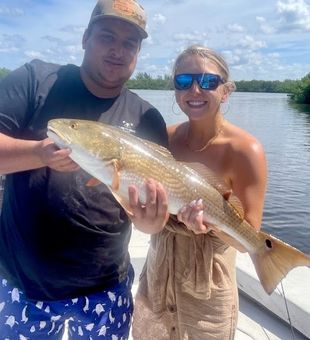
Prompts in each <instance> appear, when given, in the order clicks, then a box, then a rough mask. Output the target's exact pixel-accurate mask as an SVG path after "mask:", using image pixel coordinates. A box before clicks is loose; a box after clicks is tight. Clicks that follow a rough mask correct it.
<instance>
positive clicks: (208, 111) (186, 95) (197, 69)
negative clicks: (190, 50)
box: [175, 55, 227, 120]
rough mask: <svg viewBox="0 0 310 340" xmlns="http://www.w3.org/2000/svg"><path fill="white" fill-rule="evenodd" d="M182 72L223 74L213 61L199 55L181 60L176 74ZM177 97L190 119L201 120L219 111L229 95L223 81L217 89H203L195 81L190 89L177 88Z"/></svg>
mask: <svg viewBox="0 0 310 340" xmlns="http://www.w3.org/2000/svg"><path fill="white" fill-rule="evenodd" d="M182 73H193V74H198V73H213V74H218V75H220V76H221V74H220V71H219V69H218V67H217V66H216V65H215V64H214V63H213V62H211V61H209V60H207V59H205V58H203V57H200V56H197V55H190V56H186V57H185V58H183V59H182V60H181V62H180V63H179V64H178V66H177V68H176V72H175V75H178V74H182ZM175 97H176V101H177V103H178V105H179V106H180V108H181V110H182V111H183V112H184V113H185V114H186V115H187V116H188V118H189V119H190V120H200V119H203V118H206V117H207V116H210V115H216V114H217V113H218V111H219V109H220V104H221V102H223V101H225V99H226V97H227V91H225V86H223V84H222V83H220V85H219V86H218V87H217V88H216V89H215V90H203V89H201V88H200V87H199V85H198V83H197V81H194V82H193V85H192V87H191V88H189V89H188V90H175Z"/></svg>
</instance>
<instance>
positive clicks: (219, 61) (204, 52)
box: [172, 45, 236, 92]
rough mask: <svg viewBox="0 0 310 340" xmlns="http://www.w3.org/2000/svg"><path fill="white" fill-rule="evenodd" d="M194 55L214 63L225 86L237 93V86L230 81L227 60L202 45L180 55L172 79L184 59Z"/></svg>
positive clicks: (193, 46) (190, 48)
mask: <svg viewBox="0 0 310 340" xmlns="http://www.w3.org/2000/svg"><path fill="white" fill-rule="evenodd" d="M192 55H195V56H199V57H201V58H203V59H206V60H209V61H211V62H213V63H214V64H215V65H216V66H217V67H218V68H219V71H220V76H221V77H222V79H223V82H224V85H225V86H226V87H227V88H228V90H229V92H233V91H235V89H236V85H235V83H234V82H233V81H232V80H230V79H229V77H230V74H229V68H228V65H227V63H226V61H225V59H224V58H223V57H222V56H221V55H220V54H219V53H217V52H215V51H214V50H212V49H210V48H208V47H205V46H201V45H192V46H189V47H188V48H186V49H185V50H184V51H183V52H181V54H179V55H178V57H177V59H176V61H175V63H174V66H173V69H172V79H173V78H174V76H175V74H176V72H177V69H178V66H179V64H180V63H181V62H182V61H183V59H185V58H186V57H188V56H192Z"/></svg>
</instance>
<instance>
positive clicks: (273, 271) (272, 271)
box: [250, 232, 310, 294]
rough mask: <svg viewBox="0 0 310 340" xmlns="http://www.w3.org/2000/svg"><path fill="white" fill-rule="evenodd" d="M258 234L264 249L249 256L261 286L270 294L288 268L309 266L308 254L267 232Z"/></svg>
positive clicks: (309, 257)
mask: <svg viewBox="0 0 310 340" xmlns="http://www.w3.org/2000/svg"><path fill="white" fill-rule="evenodd" d="M260 234H261V237H262V238H264V245H265V249H264V250H263V251H259V252H257V253H251V254H250V256H251V259H252V261H253V263H254V266H255V269H256V272H257V275H258V277H259V280H260V282H261V284H262V286H263V288H264V289H265V291H266V292H267V293H268V294H271V293H272V292H273V291H274V290H275V288H276V287H277V285H278V284H279V283H280V281H281V280H282V279H283V278H284V277H285V276H286V275H287V273H288V272H289V271H290V270H292V269H293V268H295V267H298V266H310V256H309V255H306V254H304V253H303V252H301V251H299V250H298V249H296V248H294V247H292V246H290V245H289V244H287V243H285V242H283V241H281V240H279V239H277V238H275V237H273V236H271V235H269V234H266V233H264V232H260Z"/></svg>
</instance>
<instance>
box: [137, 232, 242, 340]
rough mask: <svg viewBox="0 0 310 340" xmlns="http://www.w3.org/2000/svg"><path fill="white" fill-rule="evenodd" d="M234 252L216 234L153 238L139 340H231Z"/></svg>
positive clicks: (142, 287)
mask: <svg viewBox="0 0 310 340" xmlns="http://www.w3.org/2000/svg"><path fill="white" fill-rule="evenodd" d="M235 257H236V252H235V250H234V249H233V248H231V247H229V246H227V245H225V244H224V243H223V242H222V241H221V240H219V239H218V238H217V237H215V236H211V235H209V234H207V235H195V234H193V233H192V232H189V231H187V230H185V229H183V230H181V231H180V227H179V228H175V227H173V226H172V227H171V226H170V227H169V226H168V227H167V229H165V230H164V231H162V232H161V233H160V234H157V235H153V236H152V238H151V244H150V248H149V251H148V256H147V260H146V263H145V265H144V269H143V271H142V273H141V276H140V284H139V288H138V293H137V296H136V298H135V307H134V316H133V326H132V334H133V338H134V339H135V340H145V339H148V340H174V339H178V340H185V339H188V340H202V339H208V340H212V339H214V340H226V339H227V340H231V339H233V338H234V334H235V329H236V324H237V316H238V293H237V284H236V275H235Z"/></svg>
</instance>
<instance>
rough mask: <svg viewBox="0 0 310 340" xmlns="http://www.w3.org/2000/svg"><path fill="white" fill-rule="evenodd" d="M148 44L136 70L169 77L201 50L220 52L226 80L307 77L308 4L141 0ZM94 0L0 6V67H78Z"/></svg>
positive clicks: (5, 0) (3, 0)
mask: <svg viewBox="0 0 310 340" xmlns="http://www.w3.org/2000/svg"><path fill="white" fill-rule="evenodd" d="M140 4H141V5H142V6H143V7H144V9H145V10H146V13H147V17H148V24H147V31H148V33H149V37H148V39H146V40H145V41H144V42H143V44H142V49H141V51H140V54H139V59H138V63H137V68H136V71H135V73H134V75H133V76H135V75H136V74H137V73H138V72H146V73H148V74H149V75H151V76H152V77H158V76H164V75H170V74H171V71H172V65H173V62H174V60H175V58H176V57H177V55H178V54H179V53H180V52H181V51H182V50H183V49H184V48H186V47H187V46H189V45H192V44H202V45H206V46H208V47H210V48H213V49H215V50H216V51H217V52H220V53H221V54H222V55H223V56H224V58H225V59H226V61H227V62H228V65H229V68H230V72H231V78H232V79H233V80H252V79H257V80H285V79H300V78H302V77H304V76H306V75H307V74H308V73H309V72H310V0H277V1H274V0H250V1H249V0H222V1H211V0H140ZM94 6H95V0H0V68H1V67H5V68H7V69H9V70H13V69H15V68H18V67H19V66H21V65H23V64H24V63H25V62H28V61H30V60H32V59H34V58H39V59H42V60H45V61H48V62H53V63H60V64H67V63H72V64H76V65H80V64H81V62H82V58H83V50H82V47H81V41H82V35H83V32H84V30H85V28H86V26H87V24H88V20H89V17H90V14H91V11H92V9H93V7H94Z"/></svg>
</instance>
